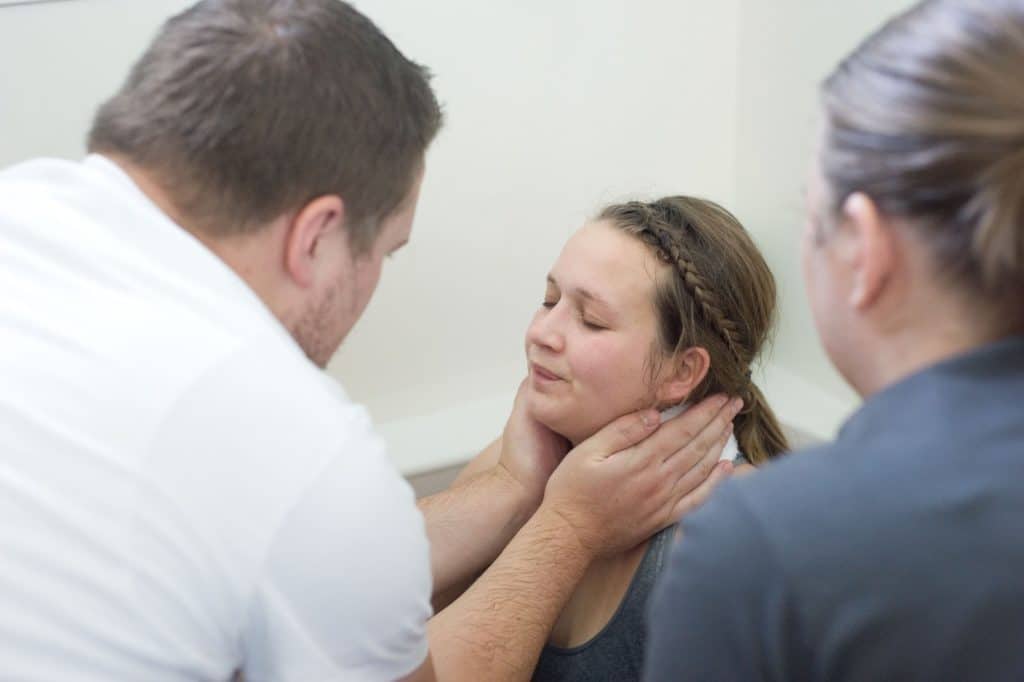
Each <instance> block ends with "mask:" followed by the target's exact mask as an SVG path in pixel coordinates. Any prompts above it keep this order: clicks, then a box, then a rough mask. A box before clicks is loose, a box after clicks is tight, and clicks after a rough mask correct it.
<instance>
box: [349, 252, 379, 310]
mask: <svg viewBox="0 0 1024 682" xmlns="http://www.w3.org/2000/svg"><path fill="white" fill-rule="evenodd" d="M381 265H382V264H381V261H380V260H378V259H372V260H365V261H363V262H362V263H360V266H359V269H358V271H357V272H356V282H355V285H356V286H355V290H356V309H357V314H361V313H362V312H363V310H365V309H366V306H367V305H368V304H369V303H370V298H372V297H373V292H374V291H376V290H377V283H378V282H379V281H380V271H381Z"/></svg>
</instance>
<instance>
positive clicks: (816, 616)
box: [645, 337, 1024, 682]
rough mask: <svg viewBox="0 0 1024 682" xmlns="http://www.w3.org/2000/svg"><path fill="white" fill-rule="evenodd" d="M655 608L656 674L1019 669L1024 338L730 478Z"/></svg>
mask: <svg viewBox="0 0 1024 682" xmlns="http://www.w3.org/2000/svg"><path fill="white" fill-rule="evenodd" d="M649 617H650V625H649V635H648V637H649V640H648V652H647V659H646V669H645V679H648V680H713V681H714V682H728V681H730V680H828V681H830V682H842V681H844V680H901V681H902V680H922V681H924V680H927V681H928V682H934V681H936V680H957V681H961V680H971V681H974V680H983V681H984V680H1024V339H1022V338H1019V337H1018V338H1012V339H1008V340H1004V341H1002V342H999V343H997V344H993V345H991V346H987V347H985V348H982V349H980V350H977V351H974V352H971V353H969V354H967V355H964V356H960V357H957V358H954V359H952V360H949V361H947V362H943V363H941V364H939V365H936V366H934V367H931V368H929V369H926V370H924V371H922V372H920V373H918V374H916V375H914V376H911V377H910V378H908V379H906V380H903V381H901V382H899V383H897V384H895V385H893V386H891V387H889V388H887V389H886V390H884V391H882V392H880V393H879V394H877V395H875V396H873V397H872V398H871V399H870V400H869V401H868V402H867V403H865V405H864V406H863V407H862V409H861V410H860V411H859V412H858V413H857V414H856V415H855V416H854V417H853V418H851V419H850V420H849V422H847V424H846V425H845V426H844V427H843V429H842V431H841V433H840V437H839V439H838V441H837V442H835V443H833V444H830V445H827V446H824V447H821V448H816V449H814V450H811V451H808V452H804V453H800V454H796V455H793V456H791V457H788V458H786V459H784V460H782V461H780V462H778V463H775V464H772V465H769V466H767V467H765V469H764V470H762V471H761V472H759V473H758V474H756V475H753V476H750V477H747V478H743V479H738V480H733V481H729V482H728V483H726V484H725V485H723V486H722V488H721V489H720V490H719V491H718V492H717V493H716V494H715V495H714V496H713V498H712V500H711V501H710V502H709V503H708V504H707V505H706V506H705V507H704V508H703V509H701V510H700V511H699V512H697V513H695V514H693V515H692V516H690V517H688V518H687V519H685V520H684V522H683V541H682V543H681V544H680V545H679V546H678V547H677V548H675V550H674V551H673V553H672V555H671V556H670V559H669V562H668V565H667V566H666V570H665V573H664V574H663V575H662V578H661V580H660V582H659V585H658V586H657V587H656V589H655V591H654V594H653V597H652V600H651V607H650V612H649Z"/></svg>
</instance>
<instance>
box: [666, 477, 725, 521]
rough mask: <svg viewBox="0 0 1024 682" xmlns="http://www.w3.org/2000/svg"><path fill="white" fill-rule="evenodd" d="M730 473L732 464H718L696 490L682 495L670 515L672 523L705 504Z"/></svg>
mask: <svg viewBox="0 0 1024 682" xmlns="http://www.w3.org/2000/svg"><path fill="white" fill-rule="evenodd" d="M732 471H733V464H732V462H720V463H719V464H718V466H716V467H715V468H714V471H712V472H711V475H710V476H708V477H707V479H705V481H704V482H703V483H701V484H700V485H699V486H697V488H696V489H695V490H693V491H692V492H690V493H689V494H686V495H683V497H682V499H680V500H679V501H678V502H676V504H675V507H674V508H673V509H672V513H671V515H672V523H675V522H676V521H678V520H679V519H681V518H682V517H684V516H686V515H687V514H689V513H690V512H692V511H693V510H694V509H696V508H697V507H699V506H701V505H702V504H704V503H705V502H707V500H708V498H709V497H711V493H712V492H714V490H715V488H716V487H718V484H719V483H721V482H722V481H724V480H725V479H727V478H729V476H730V475H731V474H732Z"/></svg>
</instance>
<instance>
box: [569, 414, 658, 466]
mask: <svg viewBox="0 0 1024 682" xmlns="http://www.w3.org/2000/svg"><path fill="white" fill-rule="evenodd" d="M657 428H658V413H657V412H656V411H655V410H643V411H641V412H634V413H633V414H627V415H626V416H624V417H619V418H618V419H616V420H615V421H613V422H612V423H611V424H608V425H607V426H605V427H604V428H603V429H601V430H600V431H598V432H597V433H595V434H594V435H593V436H591V437H590V438H588V439H587V440H585V441H583V442H582V443H581V444H580V445H579V446H577V448H576V449H577V450H580V451H585V452H587V453H594V454H597V455H604V456H606V457H607V456H610V455H614V454H616V453H619V452H622V451H623V450H627V449H629V448H631V447H633V446H634V445H636V444H637V443H639V442H640V441H642V440H643V439H644V438H647V436H649V435H651V433H652V432H653V431H654V430H655V429H657Z"/></svg>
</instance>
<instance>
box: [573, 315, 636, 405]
mask: <svg viewBox="0 0 1024 682" xmlns="http://www.w3.org/2000/svg"><path fill="white" fill-rule="evenodd" d="M641 346H642V345H641V344H636V343H631V342H622V341H618V340H614V339H612V338H611V336H610V335H609V336H608V337H605V338H602V337H601V336H600V335H597V336H594V337H591V338H590V339H588V342H587V343H578V344H577V348H576V352H574V353H573V354H572V356H573V357H572V359H571V361H570V364H571V367H572V371H573V379H575V380H576V381H577V382H578V383H579V384H580V386H581V387H582V388H584V389H586V390H587V392H588V393H590V394H591V397H592V398H593V399H595V400H598V401H601V402H602V403H603V404H606V405H607V406H608V407H612V408H615V409H618V408H619V407H620V406H622V405H627V404H628V405H630V408H629V409H631V406H632V405H633V404H635V403H636V402H637V401H638V400H639V399H640V398H641V397H642V396H643V395H644V394H645V393H646V389H647V387H646V359H647V353H646V351H645V350H644V348H643V347H641ZM629 409H626V410H625V411H629ZM616 416H618V415H616Z"/></svg>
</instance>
